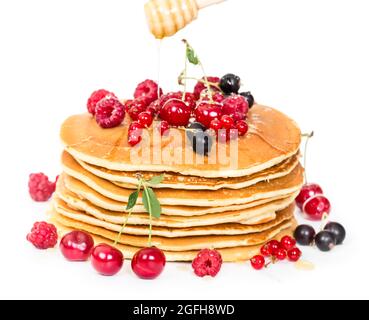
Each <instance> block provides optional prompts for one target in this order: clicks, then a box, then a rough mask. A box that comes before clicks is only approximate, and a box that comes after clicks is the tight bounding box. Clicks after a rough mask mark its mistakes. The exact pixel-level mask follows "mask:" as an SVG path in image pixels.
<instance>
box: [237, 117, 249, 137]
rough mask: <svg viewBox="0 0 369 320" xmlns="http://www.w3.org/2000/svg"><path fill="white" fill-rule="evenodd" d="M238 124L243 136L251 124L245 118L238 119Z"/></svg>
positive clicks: (239, 133) (240, 134)
mask: <svg viewBox="0 0 369 320" xmlns="http://www.w3.org/2000/svg"><path fill="white" fill-rule="evenodd" d="M236 126H237V130H238V135H239V136H240V137H243V136H244V135H246V133H247V132H248V131H249V126H248V124H247V123H246V121H244V120H241V121H238V122H237V125H236Z"/></svg>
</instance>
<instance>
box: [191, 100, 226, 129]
mask: <svg viewBox="0 0 369 320" xmlns="http://www.w3.org/2000/svg"><path fill="white" fill-rule="evenodd" d="M221 116H222V109H221V107H220V106H219V105H217V104H210V103H208V102H201V103H200V104H199V105H198V106H197V108H196V109H195V117H196V121H197V122H200V123H201V124H203V125H204V126H205V127H206V128H210V124H211V122H212V121H213V120H214V119H220V117H221Z"/></svg>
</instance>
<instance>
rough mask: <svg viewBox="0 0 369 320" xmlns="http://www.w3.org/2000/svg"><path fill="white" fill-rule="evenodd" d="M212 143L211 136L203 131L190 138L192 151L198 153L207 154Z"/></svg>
mask: <svg viewBox="0 0 369 320" xmlns="http://www.w3.org/2000/svg"><path fill="white" fill-rule="evenodd" d="M212 145H213V139H212V137H211V136H210V135H208V134H206V133H204V132H198V133H196V134H195V136H194V137H193V139H192V148H193V151H194V152H196V153H198V154H200V155H204V156H207V155H208V154H209V152H210V150H211V147H212Z"/></svg>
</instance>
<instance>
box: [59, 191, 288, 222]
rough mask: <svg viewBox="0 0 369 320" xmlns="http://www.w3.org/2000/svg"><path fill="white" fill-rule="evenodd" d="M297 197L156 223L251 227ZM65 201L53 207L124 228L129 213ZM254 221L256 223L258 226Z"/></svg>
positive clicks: (144, 217) (141, 217) (136, 217)
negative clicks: (81, 212) (249, 222)
mask: <svg viewBox="0 0 369 320" xmlns="http://www.w3.org/2000/svg"><path fill="white" fill-rule="evenodd" d="M293 200H294V198H293V197H291V198H287V199H284V200H277V201H273V202H269V203H267V204H264V205H261V206H257V207H253V208H249V209H245V210H240V211H230V212H222V213H214V214H207V215H202V216H193V217H183V216H165V215H162V216H161V217H160V219H153V220H152V223H153V225H154V226H157V227H170V228H188V227H198V226H210V225H217V224H224V223H242V224H247V223H248V221H249V220H250V219H256V223H257V222H267V221H270V220H273V219H274V218H275V212H277V211H280V210H283V209H285V208H287V207H288V206H290V204H291V203H292V202H293ZM71 202H72V203H71V204H70V203H69V202H64V201H63V200H61V199H59V198H58V197H55V198H54V201H53V204H54V207H55V208H56V210H57V211H59V210H60V209H59V208H61V209H63V208H64V207H66V206H67V207H70V208H73V209H76V210H79V211H83V212H87V213H88V214H89V215H91V216H93V217H95V218H97V219H99V220H103V221H106V222H110V223H114V224H119V225H122V224H123V223H124V222H125V221H126V219H127V215H128V214H127V213H117V212H114V211H108V210H104V209H101V208H99V207H96V206H94V205H93V204H91V203H89V202H88V201H85V200H81V199H78V198H76V199H74V201H71ZM254 221H255V220H252V224H255V222H254ZM129 224H132V225H146V226H147V225H149V224H150V219H149V215H148V213H134V214H132V215H131V217H130V219H129Z"/></svg>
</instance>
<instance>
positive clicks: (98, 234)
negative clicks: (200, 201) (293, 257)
mask: <svg viewBox="0 0 369 320" xmlns="http://www.w3.org/2000/svg"><path fill="white" fill-rule="evenodd" d="M57 219H58V217H55V216H52V217H51V218H50V222H52V223H53V224H55V225H56V227H57V228H58V233H59V235H60V237H62V236H63V235H64V234H66V233H68V232H70V231H72V230H75V228H73V227H67V226H66V225H64V224H63V222H64V223H66V221H68V222H67V223H66V224H68V225H73V220H72V219H68V218H63V219H61V218H60V217H59V220H57ZM59 221H60V222H59ZM295 227H296V221H294V225H293V226H292V227H291V228H288V229H285V230H283V231H282V232H280V233H279V234H278V235H277V236H275V237H274V238H273V239H276V240H280V239H281V238H282V237H284V236H286V235H289V236H291V235H292V234H293V230H294V229H295ZM86 228H88V225H87V224H86V226H85V227H84V228H81V229H82V230H83V229H86ZM93 232H94V233H92V232H91V233H92V234H91V235H92V237H93V238H94V241H95V244H101V243H106V244H110V245H114V242H113V241H112V240H111V239H113V238H114V234H115V233H113V232H111V231H108V230H105V229H103V228H93ZM260 246H261V245H257V246H247V247H246V246H243V247H235V248H225V249H218V251H219V252H220V254H221V255H222V259H223V261H224V262H242V261H246V260H250V259H251V258H252V257H253V256H255V255H257V254H259V253H260ZM115 247H116V248H118V249H119V250H121V251H122V252H123V254H124V258H125V259H132V258H133V256H134V255H135V253H136V252H137V251H138V250H140V249H141V248H139V247H133V246H128V245H122V244H119V243H118V244H117V245H115ZM198 253H199V252H198V251H196V250H192V251H176V252H174V251H164V254H165V257H166V260H167V261H168V262H190V261H193V259H195V257H196V256H197V254H198Z"/></svg>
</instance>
